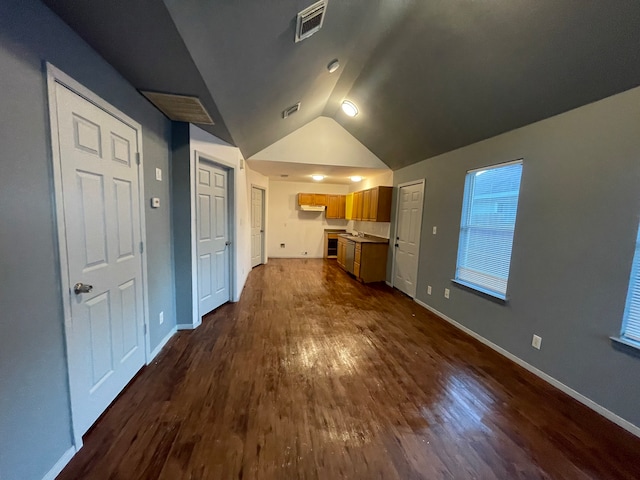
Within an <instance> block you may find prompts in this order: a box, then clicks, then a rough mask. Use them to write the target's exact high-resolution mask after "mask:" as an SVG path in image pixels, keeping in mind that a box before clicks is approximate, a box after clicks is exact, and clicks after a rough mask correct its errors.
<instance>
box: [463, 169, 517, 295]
mask: <svg viewBox="0 0 640 480" xmlns="http://www.w3.org/2000/svg"><path fill="white" fill-rule="evenodd" d="M521 176H522V161H521V160H519V161H517V162H510V163H503V164H501V165H496V166H493V167H487V168H482V169H479V170H470V171H469V172H467V177H466V179H465V184H464V199H463V204H462V219H461V221H460V240H459V243H458V263H457V265H456V277H455V280H456V281H457V282H458V283H461V284H462V285H465V286H467V287H471V288H473V289H475V290H479V291H480V292H483V293H486V294H488V295H491V296H493V297H498V298H500V299H502V300H505V299H506V295H507V280H508V278H509V264H510V263H511V247H512V245H513V231H514V228H515V224H516V211H517V209H518V195H519V193H520V177H521Z"/></svg>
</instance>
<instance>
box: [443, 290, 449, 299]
mask: <svg viewBox="0 0 640 480" xmlns="http://www.w3.org/2000/svg"><path fill="white" fill-rule="evenodd" d="M444 298H449V289H448V288H445V289H444Z"/></svg>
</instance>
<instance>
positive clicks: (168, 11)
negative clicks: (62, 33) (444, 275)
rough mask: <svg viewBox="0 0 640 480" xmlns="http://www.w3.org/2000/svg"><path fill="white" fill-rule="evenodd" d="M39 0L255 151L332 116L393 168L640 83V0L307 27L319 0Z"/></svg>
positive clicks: (443, 1)
mask: <svg viewBox="0 0 640 480" xmlns="http://www.w3.org/2000/svg"><path fill="white" fill-rule="evenodd" d="M43 1H44V3H45V4H47V5H48V6H49V7H50V8H52V9H53V10H54V11H55V12H56V13H57V14H58V15H59V16H60V17H62V19H63V20H65V21H66V22H67V23H68V24H69V25H70V26H71V27H72V28H73V29H74V30H76V32H78V34H79V35H80V36H81V37H83V38H84V39H85V40H86V41H87V42H88V43H89V44H90V45H92V46H93V47H94V48H95V49H96V50H97V51H98V52H99V53H100V54H101V55H102V56H103V57H104V58H105V59H107V61H109V62H110V63H111V64H112V65H113V66H114V67H115V68H116V69H117V70H119V71H120V72H121V73H122V75H123V76H124V77H125V78H127V79H128V80H129V81H130V82H131V83H132V84H133V85H134V86H135V87H136V88H138V89H141V90H152V91H160V92H170V93H178V94H185V95H195V96H197V97H199V98H200V100H201V101H202V103H203V105H204V106H205V107H206V108H207V110H208V111H209V113H210V114H211V116H212V118H213V120H214V121H215V125H213V126H201V127H202V128H204V129H206V130H208V131H209V132H211V133H213V134H214V135H216V136H218V137H220V138H222V139H224V140H226V141H228V142H230V143H233V144H234V145H236V146H238V147H239V148H240V150H241V152H242V153H243V155H244V156H245V157H246V158H249V157H251V156H252V155H254V154H255V153H257V152H259V151H261V150H263V149H265V148H266V147H268V146H270V145H272V144H274V143H275V142H277V141H278V140H280V139H282V138H283V137H285V136H286V135H288V134H290V133H292V132H293V131H295V130H297V129H298V128H300V127H302V126H304V125H306V124H307V123H309V122H311V121H312V120H314V119H316V118H318V117H320V116H327V117H331V118H333V119H335V121H337V122H338V123H339V124H341V125H342V126H343V127H344V128H345V129H346V130H347V131H348V132H349V133H351V134H352V135H353V136H354V137H355V138H356V139H358V140H359V141H360V142H362V144H364V145H365V146H366V147H367V148H368V149H369V150H371V151H372V152H373V153H374V154H375V155H377V156H378V157H379V158H380V159H382V160H383V161H384V162H385V163H386V164H387V165H389V167H391V168H393V169H397V168H400V167H402V166H405V165H409V164H411V163H415V162H418V161H420V160H423V159H425V158H429V157H432V156H435V155H438V154H440V153H444V152H447V151H450V150H453V149H455V148H458V147H461V146H464V145H468V144H470V143H474V142H477V141H479V140H482V139H485V138H489V137H491V136H494V135H497V134H499V133H502V132H505V131H509V130H512V129H514V128H518V127H521V126H524V125H527V124H530V123H532V122H535V121H537V120H541V119H543V118H547V117H549V116H552V115H555V114H558V113H561V112H563V111H567V110H570V109H572V108H575V107H578V106H581V105H584V104H586V103H590V102H592V101H595V100H599V99H601V98H604V97H607V96H610V95H613V94H615V93H618V92H621V91H624V90H627V89H629V88H632V87H635V86H638V85H640V28H639V27H638V26H639V25H640V2H638V1H637V0H607V1H604V0H428V1H427V0H348V1H347V0H328V6H327V11H326V16H325V20H324V25H323V28H322V29H321V30H320V31H319V32H318V33H316V34H315V35H313V36H311V37H310V38H308V39H306V40H304V41H302V42H299V43H295V42H294V30H295V19H296V14H297V12H298V11H300V10H302V9H304V8H306V7H308V6H309V5H310V4H312V3H314V0H269V1H266V0H164V1H163V0H136V1H130V0H110V1H107V2H105V1H98V0H94V1H83V2H78V1H77V0H43ZM335 58H337V59H339V61H340V64H341V67H340V69H339V70H338V71H337V72H335V73H333V74H330V73H329V72H328V70H327V68H326V67H327V64H328V63H329V62H330V61H331V60H333V59H335ZM345 98H349V99H351V100H353V101H354V102H355V103H356V104H357V105H358V107H359V109H360V114H359V115H358V116H357V117H355V118H349V117H347V116H345V115H344V114H343V113H342V112H341V110H340V108H339V105H340V103H341V102H342V100H343V99H345ZM297 102H301V109H300V111H299V112H298V113H296V114H294V115H292V116H291V117H289V118H286V119H283V118H282V111H283V110H284V109H285V108H286V107H288V106H290V105H293V104H295V103H297Z"/></svg>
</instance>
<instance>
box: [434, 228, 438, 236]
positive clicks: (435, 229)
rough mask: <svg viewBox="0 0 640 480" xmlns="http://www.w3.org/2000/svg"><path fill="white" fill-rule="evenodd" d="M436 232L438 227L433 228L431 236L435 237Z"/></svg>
mask: <svg viewBox="0 0 640 480" xmlns="http://www.w3.org/2000/svg"><path fill="white" fill-rule="evenodd" d="M437 231H438V227H433V234H434V235H435V234H436V233H437Z"/></svg>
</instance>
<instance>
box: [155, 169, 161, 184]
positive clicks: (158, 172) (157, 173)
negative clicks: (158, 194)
mask: <svg viewBox="0 0 640 480" xmlns="http://www.w3.org/2000/svg"><path fill="white" fill-rule="evenodd" d="M156 180H158V181H159V182H161V181H162V169H161V168H156Z"/></svg>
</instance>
